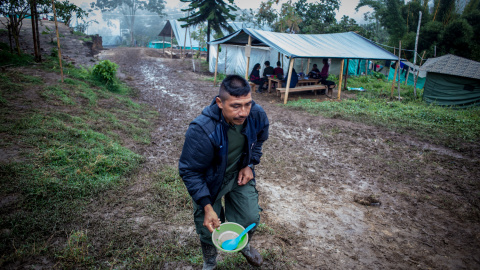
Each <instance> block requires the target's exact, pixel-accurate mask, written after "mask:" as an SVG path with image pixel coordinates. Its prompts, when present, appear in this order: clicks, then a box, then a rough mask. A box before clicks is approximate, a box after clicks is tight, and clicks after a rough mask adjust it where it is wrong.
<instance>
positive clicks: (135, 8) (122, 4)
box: [91, 0, 165, 46]
mask: <svg viewBox="0 0 480 270" xmlns="http://www.w3.org/2000/svg"><path fill="white" fill-rule="evenodd" d="M91 7H92V8H97V9H100V10H101V11H102V12H111V13H113V12H119V14H121V15H122V16H123V20H122V21H123V22H124V23H125V24H126V25H127V27H128V29H129V32H130V46H135V31H136V28H135V23H136V22H137V16H138V15H140V14H138V12H139V11H141V10H144V11H150V12H153V13H156V14H157V15H158V17H156V19H157V20H158V19H159V18H160V17H161V16H163V15H164V14H163V10H164V9H165V1H164V0H96V2H92V3H91ZM143 27H144V26H143Z"/></svg>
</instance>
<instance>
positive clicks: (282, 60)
mask: <svg viewBox="0 0 480 270" xmlns="http://www.w3.org/2000/svg"><path fill="white" fill-rule="evenodd" d="M281 57H282V68H283V54H282V55H281Z"/></svg>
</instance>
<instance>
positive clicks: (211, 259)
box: [200, 241, 217, 270]
mask: <svg viewBox="0 0 480 270" xmlns="http://www.w3.org/2000/svg"><path fill="white" fill-rule="evenodd" d="M200 243H201V244H202V253H203V268H202V269H203V270H213V269H216V268H217V248H216V247H215V246H212V245H210V244H207V243H204V242H202V241H200Z"/></svg>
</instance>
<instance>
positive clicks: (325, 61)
mask: <svg viewBox="0 0 480 270" xmlns="http://www.w3.org/2000/svg"><path fill="white" fill-rule="evenodd" d="M329 68H330V65H329V64H328V59H327V58H323V68H322V71H321V72H320V83H321V84H323V85H326V86H327V87H328V89H332V88H333V86H334V85H335V82H332V81H328V80H327V78H328V69H329ZM320 94H321V95H324V94H325V90H323V91H322V92H321V93H320Z"/></svg>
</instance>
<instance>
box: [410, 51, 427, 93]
mask: <svg viewBox="0 0 480 270" xmlns="http://www.w3.org/2000/svg"><path fill="white" fill-rule="evenodd" d="M424 56H425V51H423V54H422V59H420V65H418V70H417V76H415V74H414V79H415V82H414V83H413V90H414V93H416V92H417V91H416V90H417V79H418V74H420V67H421V66H422V62H423V57H424ZM415 97H417V95H415Z"/></svg>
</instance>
